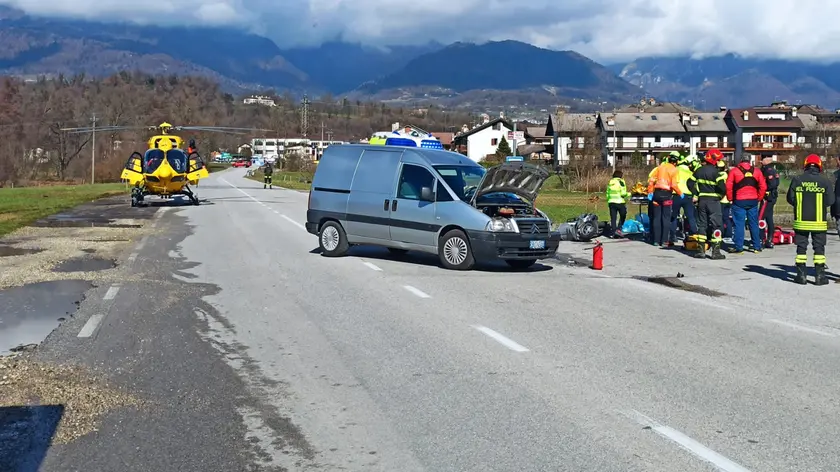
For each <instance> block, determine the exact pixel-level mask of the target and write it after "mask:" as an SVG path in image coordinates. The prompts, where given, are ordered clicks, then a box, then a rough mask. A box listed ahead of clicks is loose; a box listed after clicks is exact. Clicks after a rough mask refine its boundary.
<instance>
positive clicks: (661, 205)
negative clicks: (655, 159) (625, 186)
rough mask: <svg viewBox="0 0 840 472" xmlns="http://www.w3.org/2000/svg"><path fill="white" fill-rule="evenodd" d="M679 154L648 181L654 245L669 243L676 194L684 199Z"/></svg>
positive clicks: (663, 165) (673, 156)
mask: <svg viewBox="0 0 840 472" xmlns="http://www.w3.org/2000/svg"><path fill="white" fill-rule="evenodd" d="M678 161H679V154H678V153H677V155H674V153H671V154H670V155H669V156H668V162H665V163H664V164H662V165H660V166H659V167H657V168H656V172H654V173H653V177H652V178H650V179H649V180H648V201H649V202H650V204H651V205H653V220H652V221H651V222H650V229H651V235H652V236H653V244H655V245H657V246H659V247H662V246H663V245H664V244H665V243H666V242H668V232H669V231H670V229H671V208H672V207H673V205H674V196H673V195H674V194H677V195H678V196H680V197H682V190H681V189H680V175H679V172H678V171H677V167H676V163H677V162H678Z"/></svg>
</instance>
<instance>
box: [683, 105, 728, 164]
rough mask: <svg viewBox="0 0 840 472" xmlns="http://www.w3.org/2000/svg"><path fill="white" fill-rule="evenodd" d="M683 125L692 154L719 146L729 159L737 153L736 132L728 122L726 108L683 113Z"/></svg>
mask: <svg viewBox="0 0 840 472" xmlns="http://www.w3.org/2000/svg"><path fill="white" fill-rule="evenodd" d="M682 122H683V126H685V130H686V133H688V140H689V143H690V146H689V147H690V148H691V154H697V153H698V152H706V151H708V150H709V149H712V148H717V149H718V150H720V151H721V152H722V153H723V156H724V157H725V158H727V159H728V160H730V161H731V160H732V158H733V155H734V153H735V132H734V130H733V129H730V127H729V125H728V124H727V122H726V109H725V108H723V109H721V111H720V113H683V114H682Z"/></svg>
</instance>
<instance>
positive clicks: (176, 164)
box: [166, 149, 187, 174]
mask: <svg viewBox="0 0 840 472" xmlns="http://www.w3.org/2000/svg"><path fill="white" fill-rule="evenodd" d="M166 160H167V161H169V165H170V166H171V167H172V169H174V170H175V172H177V173H179V174H182V173H184V172H186V171H187V155H186V154H184V151H182V150H180V149H170V150H169V151H166Z"/></svg>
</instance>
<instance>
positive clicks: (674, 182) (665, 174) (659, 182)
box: [648, 162, 682, 195]
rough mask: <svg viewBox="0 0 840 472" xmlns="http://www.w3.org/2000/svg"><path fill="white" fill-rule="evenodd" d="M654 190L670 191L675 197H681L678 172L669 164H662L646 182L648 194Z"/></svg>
mask: <svg viewBox="0 0 840 472" xmlns="http://www.w3.org/2000/svg"><path fill="white" fill-rule="evenodd" d="M654 190H670V191H671V192H674V193H676V194H677V195H682V190H681V189H680V172H679V171H678V170H677V167H676V166H675V165H674V164H671V163H670V162H665V163H662V164H661V165H660V166H659V167H657V168H656V170H655V171H654V172H653V175H651V177H650V179H649V180H648V193H653V191H654Z"/></svg>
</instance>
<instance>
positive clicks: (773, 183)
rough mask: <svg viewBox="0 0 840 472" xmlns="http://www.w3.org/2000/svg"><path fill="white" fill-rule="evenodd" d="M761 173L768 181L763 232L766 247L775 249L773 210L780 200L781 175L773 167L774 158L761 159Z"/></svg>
mask: <svg viewBox="0 0 840 472" xmlns="http://www.w3.org/2000/svg"><path fill="white" fill-rule="evenodd" d="M761 173H762V174H764V180H766V181H767V193H766V194H765V195H764V222H765V227H764V229H763V230H761V234H762V238H761V239H762V241H764V247H765V248H767V249H773V233H774V232H775V231H776V222H775V221H773V209H774V208H775V206H776V201H777V200H778V199H779V173H778V172H777V171H776V168H775V167H773V158H772V157H764V158H762V159H761Z"/></svg>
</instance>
